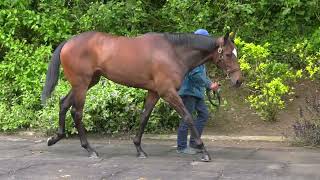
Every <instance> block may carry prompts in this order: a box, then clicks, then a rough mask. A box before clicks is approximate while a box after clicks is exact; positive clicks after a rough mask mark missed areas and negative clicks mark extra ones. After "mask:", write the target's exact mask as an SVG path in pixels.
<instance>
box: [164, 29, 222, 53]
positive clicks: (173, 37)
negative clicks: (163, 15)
mask: <svg viewBox="0 0 320 180" xmlns="http://www.w3.org/2000/svg"><path fill="white" fill-rule="evenodd" d="M163 35H164V37H165V38H166V39H167V40H168V41H169V42H170V43H172V44H174V45H176V46H184V47H190V48H194V49H199V50H203V51H212V50H213V49H214V48H215V46H216V45H215V41H216V39H215V38H213V37H210V36H204V35H198V34H191V33H163Z"/></svg>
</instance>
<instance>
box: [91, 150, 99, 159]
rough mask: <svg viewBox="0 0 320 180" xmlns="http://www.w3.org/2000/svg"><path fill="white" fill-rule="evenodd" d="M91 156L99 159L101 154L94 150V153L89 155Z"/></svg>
mask: <svg viewBox="0 0 320 180" xmlns="http://www.w3.org/2000/svg"><path fill="white" fill-rule="evenodd" d="M89 158H92V159H97V158H99V155H98V153H97V152H92V153H91V154H90V155H89Z"/></svg>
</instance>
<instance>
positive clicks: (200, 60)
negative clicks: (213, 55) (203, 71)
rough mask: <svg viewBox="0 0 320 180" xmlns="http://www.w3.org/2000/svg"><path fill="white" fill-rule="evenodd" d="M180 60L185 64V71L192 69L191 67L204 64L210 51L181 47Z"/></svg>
mask: <svg viewBox="0 0 320 180" xmlns="http://www.w3.org/2000/svg"><path fill="white" fill-rule="evenodd" d="M178 51H180V52H179V54H180V61H181V63H182V64H183V67H184V71H185V73H186V72H188V71H190V70H191V69H193V68H195V67H197V66H199V65H201V64H204V63H206V62H207V60H208V58H207V57H208V55H209V53H208V52H203V51H199V50H192V51H190V50H187V49H184V50H183V49H180V50H178Z"/></svg>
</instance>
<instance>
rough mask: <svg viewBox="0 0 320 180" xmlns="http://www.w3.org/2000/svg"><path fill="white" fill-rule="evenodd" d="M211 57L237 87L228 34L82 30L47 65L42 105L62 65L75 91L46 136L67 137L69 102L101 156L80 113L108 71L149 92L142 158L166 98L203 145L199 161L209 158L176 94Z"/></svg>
mask: <svg viewBox="0 0 320 180" xmlns="http://www.w3.org/2000/svg"><path fill="white" fill-rule="evenodd" d="M209 60H210V61H212V62H213V63H214V64H216V65H217V66H218V67H219V68H220V69H222V70H223V71H224V72H225V73H226V74H227V75H229V76H230V79H231V82H232V84H233V85H234V86H236V87H239V86H240V85H241V82H242V74H241V70H240V66H239V63H238V61H237V53H236V47H235V45H234V43H233V41H232V39H231V38H230V37H229V33H227V34H226V35H225V36H221V37H218V38H213V37H209V36H203V35H196V34H191V33H190V34H188V33H147V34H144V35H141V36H137V37H131V38H130V37H124V36H115V35H111V34H107V33H102V32H84V33H81V34H79V35H77V36H74V37H72V38H71V39H69V40H67V41H65V42H62V43H61V44H60V45H59V46H58V47H57V48H56V49H55V51H54V52H53V55H52V58H51V62H50V64H49V66H48V71H47V74H46V82H45V86H44V88H43V91H42V95H41V101H42V104H44V103H45V101H46V99H47V98H48V97H49V96H50V94H51V93H52V91H53V90H54V88H55V86H56V85H57V82H58V79H59V66H60V64H61V65H62V67H63V71H64V75H65V77H66V79H67V80H68V82H69V83H70V84H71V90H70V91H69V93H68V94H67V95H66V96H65V97H63V98H62V99H61V100H60V111H59V128H58V132H57V134H56V135H55V136H52V137H50V138H49V139H48V146H51V145H53V144H55V143H56V142H58V141H59V140H61V139H62V138H64V137H65V118H66V113H67V111H68V110H69V109H70V107H71V116H72V118H73V121H74V124H75V127H76V129H77V131H78V133H79V137H80V142H81V146H82V147H83V148H85V149H86V150H87V151H88V153H89V156H90V157H98V153H97V152H96V150H95V149H94V148H92V147H91V145H90V144H89V142H88V140H87V138H86V135H85V129H84V126H83V123H82V114H83V108H84V103H85V98H86V93H87V91H88V90H89V89H90V88H91V87H92V86H94V85H95V84H97V83H98V82H99V80H100V77H101V76H104V77H106V78H107V79H109V80H111V81H113V82H116V83H119V84H122V85H126V86H129V87H134V88H141V89H145V90H147V91H148V94H147V96H146V99H145V103H144V108H143V110H142V113H141V117H140V118H141V119H140V127H139V130H138V132H137V134H136V136H135V137H134V138H133V143H134V145H135V147H136V149H137V156H138V157H140V158H145V157H147V154H146V153H145V152H144V151H143V149H142V148H141V138H142V135H143V133H144V128H145V126H146V124H147V122H148V119H149V116H150V114H151V112H152V110H153V108H154V106H155V105H156V103H157V102H158V100H159V98H162V99H164V100H165V101H166V102H168V103H169V104H170V106H171V107H172V108H173V109H175V110H176V111H177V113H178V114H179V115H180V116H181V117H182V118H183V119H184V121H186V122H187V123H188V125H189V127H190V129H191V135H192V136H193V137H195V139H196V144H197V147H198V148H200V149H201V150H202V158H201V160H202V161H210V160H211V157H210V155H209V153H208V152H207V150H206V148H205V146H204V144H203V142H202V140H201V139H200V136H199V133H198V131H197V129H196V128H195V125H194V123H193V118H192V116H191V114H190V113H189V112H188V110H187V109H186V107H185V106H184V104H183V102H182V100H181V98H180V96H179V95H178V93H177V91H178V90H179V88H180V85H181V83H182V81H183V79H184V76H185V74H186V73H187V72H188V71H190V70H191V69H193V68H195V67H196V66H199V65H201V64H203V63H205V62H207V61H209Z"/></svg>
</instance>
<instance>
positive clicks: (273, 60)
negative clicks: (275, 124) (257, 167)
mask: <svg viewBox="0 0 320 180" xmlns="http://www.w3.org/2000/svg"><path fill="white" fill-rule="evenodd" d="M319 9H320V8H319V1H318V0H275V1H270V0H254V1H249V0H242V1H236V0H215V1H214V0H206V1H200V0H183V1H181V0H166V1H165V0H157V1H155V0H137V1H133V0H109V1H106V0H103V1H101V0H100V1H98V0H2V1H0V25H1V28H0V82H1V83H0V129H1V130H3V131H8V130H14V129H18V128H29V127H31V128H40V129H43V130H51V129H55V128H56V127H57V118H58V117H57V116H58V100H59V98H61V97H62V96H63V95H65V94H66V93H67V91H68V89H69V87H68V84H67V83H66V82H65V81H64V78H63V75H62V76H60V77H61V79H60V81H59V84H58V86H57V89H56V91H55V93H54V95H53V97H52V98H51V100H50V101H49V103H48V105H47V106H46V107H42V106H41V105H40V92H41V90H42V86H43V82H44V78H45V72H46V70H47V64H48V62H49V59H50V56H51V53H52V51H53V50H54V48H55V47H56V46H57V45H58V44H59V42H61V41H63V40H65V39H68V38H70V37H71V36H73V35H75V34H78V33H80V32H84V31H89V30H97V31H103V32H108V33H112V34H117V35H125V36H135V35H139V34H142V33H146V32H151V31H155V32H192V31H194V30H195V29H197V28H199V27H201V28H206V29H208V30H209V31H210V33H211V34H214V35H215V36H218V35H222V34H224V33H225V32H226V31H227V30H232V31H235V32H236V33H237V36H238V38H237V40H236V43H237V45H238V48H239V51H240V52H239V55H240V58H239V59H240V62H241V68H242V69H243V71H244V74H245V77H246V86H244V88H248V89H250V92H251V94H250V95H249V96H248V97H247V101H248V103H250V105H251V106H252V107H253V108H254V109H256V111H257V112H258V113H259V114H261V116H262V117H264V118H265V119H266V120H275V119H276V114H277V112H278V111H279V110H280V109H281V108H284V106H285V101H284V97H285V96H287V95H289V94H290V93H292V92H293V90H292V88H291V86H290V84H291V82H293V81H294V80H295V79H297V78H301V77H302V78H312V79H318V80H319V79H320V68H319V66H320V62H319V59H320V11H319ZM144 94H145V92H144V91H142V90H137V89H130V88H126V87H123V86H119V85H116V84H114V83H112V82H110V81H103V82H100V83H99V84H98V85H97V86H96V87H95V88H93V89H92V90H90V92H89V94H88V96H87V102H86V108H85V115H84V122H85V124H86V128H87V130H89V131H99V132H106V133H116V132H126V131H129V130H131V129H134V128H136V125H137V124H138V123H139V118H138V117H139V113H140V109H141V108H142V106H143V98H144ZM124 97H125V98H124ZM178 121H179V119H178V116H177V114H175V113H174V111H172V110H171V109H170V108H169V107H168V106H167V104H164V103H159V104H158V105H157V108H156V109H155V112H154V113H153V115H152V116H151V120H150V123H149V124H148V126H147V128H148V131H149V132H161V131H166V130H171V129H173V128H175V127H176V126H177V123H178ZM72 127H73V125H72V121H71V118H70V117H68V131H69V132H74V129H73V128H72Z"/></svg>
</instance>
